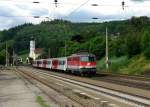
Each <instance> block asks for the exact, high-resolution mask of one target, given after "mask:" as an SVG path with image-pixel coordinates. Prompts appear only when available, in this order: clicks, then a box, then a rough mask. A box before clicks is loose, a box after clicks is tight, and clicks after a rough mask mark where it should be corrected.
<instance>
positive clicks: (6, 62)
mask: <svg viewBox="0 0 150 107" xmlns="http://www.w3.org/2000/svg"><path fill="white" fill-rule="evenodd" d="M5 50H6V52H5V57H6V59H5V66H6V67H7V66H8V52H7V42H6V49H5Z"/></svg>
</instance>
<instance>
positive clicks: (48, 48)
mask: <svg viewBox="0 0 150 107" xmlns="http://www.w3.org/2000/svg"><path fill="white" fill-rule="evenodd" d="M48 56H49V58H50V57H51V54H50V48H48Z"/></svg>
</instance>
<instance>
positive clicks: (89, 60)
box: [80, 56, 96, 62]
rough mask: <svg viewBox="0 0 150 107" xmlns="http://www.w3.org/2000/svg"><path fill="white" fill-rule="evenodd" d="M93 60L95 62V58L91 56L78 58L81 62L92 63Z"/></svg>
mask: <svg viewBox="0 0 150 107" xmlns="http://www.w3.org/2000/svg"><path fill="white" fill-rule="evenodd" d="M95 60H96V59H95V57H92V56H83V57H80V61H82V62H94V61H95Z"/></svg>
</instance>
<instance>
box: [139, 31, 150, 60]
mask: <svg viewBox="0 0 150 107" xmlns="http://www.w3.org/2000/svg"><path fill="white" fill-rule="evenodd" d="M141 49H142V51H143V52H144V55H145V57H147V58H150V32H149V29H147V30H146V31H144V33H143V35H142V38H141Z"/></svg>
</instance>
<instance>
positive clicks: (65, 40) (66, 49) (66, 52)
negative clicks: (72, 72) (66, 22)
mask: <svg viewBox="0 0 150 107" xmlns="http://www.w3.org/2000/svg"><path fill="white" fill-rule="evenodd" d="M66 56H67V44H66V40H65V57H66Z"/></svg>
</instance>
